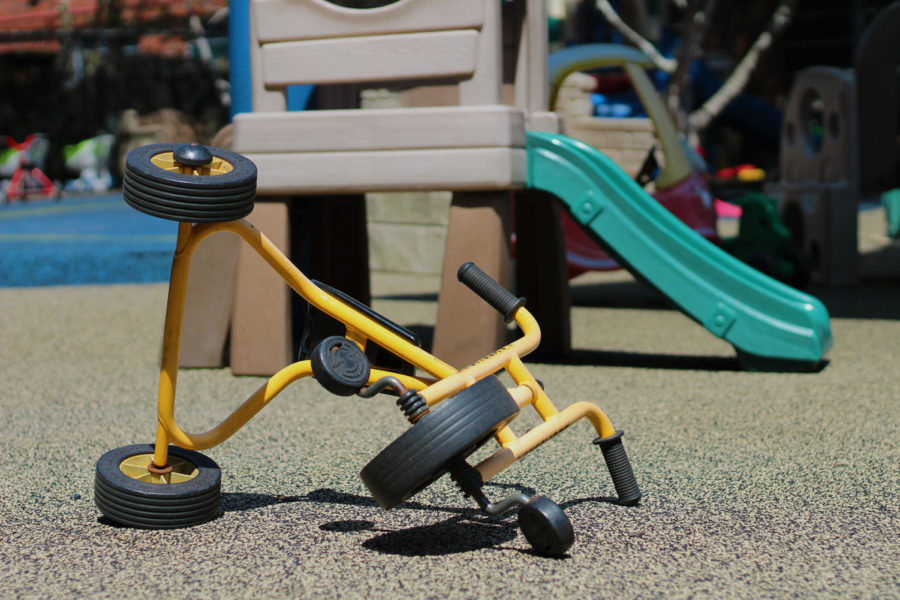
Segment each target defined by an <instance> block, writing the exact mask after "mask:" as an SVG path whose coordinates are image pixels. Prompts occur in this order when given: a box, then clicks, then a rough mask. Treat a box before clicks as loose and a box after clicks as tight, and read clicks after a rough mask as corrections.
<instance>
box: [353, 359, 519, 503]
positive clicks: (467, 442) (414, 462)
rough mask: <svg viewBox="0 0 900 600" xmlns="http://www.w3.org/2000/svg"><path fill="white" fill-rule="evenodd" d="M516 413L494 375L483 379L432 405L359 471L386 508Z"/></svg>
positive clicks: (435, 476)
mask: <svg viewBox="0 0 900 600" xmlns="http://www.w3.org/2000/svg"><path fill="white" fill-rule="evenodd" d="M518 414H519V405H518V404H516V401H515V400H513V398H512V396H510V395H509V392H508V391H507V390H506V386H504V385H503V382H501V381H500V380H499V379H497V378H496V377H488V378H486V379H482V380H481V381H479V382H478V383H476V384H475V385H473V386H471V387H469V388H466V389H464V390H463V391H461V392H459V393H458V394H456V395H455V396H451V397H449V398H447V399H445V400H443V401H441V402H439V403H437V404H436V405H435V406H434V407H432V408H431V409H430V411H429V412H428V413H426V414H425V415H424V416H423V417H421V418H420V419H419V420H417V421H416V422H415V423H414V424H413V425H412V427H410V428H409V429H407V430H406V431H405V432H404V433H403V435H401V436H400V437H398V438H397V439H396V440H394V441H393V442H392V443H391V444H390V445H389V446H388V447H387V448H385V449H384V450H382V451H381V452H380V453H379V454H378V455H377V456H376V457H375V458H373V459H372V460H371V461H370V462H369V464H367V465H366V466H365V467H363V470H362V471H360V473H359V475H360V477H361V478H362V480H363V483H365V484H366V487H367V488H369V491H370V492H371V493H372V496H373V497H374V498H375V500H377V501H378V504H380V505H381V507H382V508H384V509H386V510H390V509H391V508H394V507H395V506H397V505H398V504H400V503H401V502H403V501H404V500H406V499H407V498H410V497H411V496H413V495H414V494H416V493H417V492H419V491H420V490H423V489H424V488H425V487H427V486H428V485H430V484H431V483H432V482H434V481H436V480H437V479H438V478H439V477H440V476H441V475H443V474H444V473H446V472H447V470H448V468H449V467H450V465H451V464H454V463H455V462H456V461H458V460H460V459H465V458H466V457H467V456H469V455H470V454H472V453H473V452H475V450H477V449H478V448H479V447H481V445H482V444H484V443H485V442H486V441H487V440H489V439H490V438H491V436H492V435H494V434H495V433H496V432H497V431H499V430H500V429H501V428H502V427H504V426H505V425H506V424H507V423H509V422H510V421H512V420H513V418H515V416H516V415H518Z"/></svg>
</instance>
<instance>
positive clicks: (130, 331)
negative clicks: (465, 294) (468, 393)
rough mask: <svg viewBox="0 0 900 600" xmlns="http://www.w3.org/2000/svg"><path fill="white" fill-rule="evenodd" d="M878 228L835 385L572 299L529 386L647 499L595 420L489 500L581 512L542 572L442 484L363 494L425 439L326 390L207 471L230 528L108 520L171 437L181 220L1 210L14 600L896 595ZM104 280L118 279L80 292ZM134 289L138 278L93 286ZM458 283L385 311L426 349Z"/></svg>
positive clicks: (555, 443)
mask: <svg viewBox="0 0 900 600" xmlns="http://www.w3.org/2000/svg"><path fill="white" fill-rule="evenodd" d="M870 216H871V215H870ZM38 222H43V225H41V226H39V225H38ZM50 224H52V227H50ZM82 226H88V227H89V229H88V230H86V231H82V230H81V229H80V227H82ZM882 226H883V218H882V219H881V221H879V220H878V219H877V218H875V219H870V218H869V216H866V217H865V218H864V219H862V224H861V234H860V235H861V238H860V245H861V247H862V248H864V249H865V250H866V253H867V254H866V256H867V257H869V258H874V259H877V260H875V262H874V263H872V262H871V261H868V260H867V261H866V262H865V269H864V275H865V277H864V281H863V283H862V284H861V285H859V286H856V287H853V288H833V289H826V288H814V289H812V290H810V291H811V293H813V294H814V295H816V296H817V297H819V298H820V299H822V301H823V302H824V303H825V305H826V306H827V308H828V311H829V313H830V315H831V324H832V328H833V331H834V338H835V345H834V347H833V349H832V350H831V351H830V353H829V354H828V362H827V363H826V364H825V365H824V366H823V368H822V369H821V370H820V371H818V372H814V373H766V372H746V371H742V370H740V368H739V365H738V363H737V360H736V359H735V357H734V351H733V349H732V348H731V346H730V345H728V344H726V343H724V342H723V341H722V340H720V339H717V338H715V337H714V336H712V335H710V334H709V333H708V332H707V331H705V330H704V329H703V328H701V327H698V326H697V325H696V324H695V323H694V322H693V321H691V320H690V319H688V318H686V317H685V316H684V315H683V314H681V313H680V312H678V311H674V310H671V309H669V308H668V307H667V306H666V305H665V304H664V303H663V302H661V301H660V300H659V299H658V298H657V297H656V296H655V295H654V294H653V293H651V292H650V291H649V290H648V289H647V288H645V287H643V286H642V285H641V284H639V283H637V282H635V281H634V280H633V279H631V278H630V276H628V275H627V274H624V273H621V272H618V273H607V274H590V275H586V276H583V277H581V278H578V279H576V280H574V281H573V284H572V297H573V304H574V307H573V310H572V328H573V346H574V352H573V354H572V356H571V357H569V358H567V359H566V360H564V361H559V362H546V363H532V364H530V366H529V368H530V369H531V370H532V371H533V372H534V373H535V375H536V376H537V377H539V378H540V379H541V380H542V381H543V383H544V385H545V388H546V390H547V392H548V394H549V395H550V396H551V398H552V399H553V400H554V402H555V403H557V405H558V406H560V407H564V406H568V405H569V404H571V403H573V402H576V401H579V400H589V401H591V402H595V403H596V404H597V405H598V406H600V408H602V409H603V410H604V411H605V412H606V413H607V414H608V415H609V416H610V418H611V419H612V421H613V423H614V424H615V426H616V427H619V428H621V429H623V430H624V431H625V444H626V448H627V450H628V453H629V456H630V458H631V461H632V465H633V467H634V471H635V475H636V477H637V480H638V483H639V484H640V486H641V489H642V492H643V499H642V501H641V503H640V505H638V506H636V507H630V508H629V507H621V506H618V505H616V504H615V502H614V500H613V498H614V496H615V492H614V490H613V488H612V484H611V482H610V481H609V476H608V474H607V472H606V469H605V466H604V465H603V461H602V458H601V456H600V454H599V452H598V450H597V448H596V447H594V446H593V445H592V444H591V443H590V442H591V440H592V439H593V437H594V436H593V435H592V430H591V428H590V427H589V426H588V425H587V424H585V423H579V424H576V425H575V426H573V427H572V428H570V429H569V430H568V431H566V432H564V433H563V434H561V435H559V436H557V437H556V438H554V439H553V440H551V441H549V442H548V443H546V444H544V445H543V446H541V447H540V448H538V449H537V450H535V452H534V453H532V454H531V455H529V456H528V457H527V458H525V459H523V460H522V461H520V462H519V463H517V464H516V465H515V466H513V467H512V468H510V469H508V470H507V471H504V472H503V473H501V474H500V475H499V476H498V477H497V478H495V479H494V480H492V481H491V482H490V483H489V484H488V485H487V486H486V488H485V491H486V493H487V494H488V495H489V497H491V499H492V500H493V499H497V498H502V497H503V496H504V495H506V494H509V493H513V492H524V493H527V494H545V495H547V496H549V497H550V498H552V499H553V500H555V501H556V502H558V503H559V504H560V505H561V506H562V507H563V508H564V509H565V510H566V513H567V514H568V516H569V518H570V519H571V521H572V524H573V526H574V528H575V534H576V541H575V545H574V546H573V547H572V549H571V550H570V552H569V554H568V555H567V556H566V557H564V558H562V559H547V558H542V557H539V556H536V555H535V554H534V553H533V552H532V551H531V550H530V548H529V545H528V543H527V542H526V541H525V539H524V538H523V537H522V535H521V534H520V533H519V531H518V528H517V527H516V525H515V519H514V518H510V517H507V518H505V519H501V518H488V517H486V516H483V515H482V514H481V513H480V512H478V511H477V510H476V508H475V506H474V503H473V502H472V501H471V500H466V499H463V498H462V497H461V496H460V494H459V493H458V492H457V491H456V489H455V488H454V486H453V485H452V483H451V482H450V481H449V480H448V479H447V478H446V477H445V478H442V479H441V480H439V481H438V482H436V483H435V484H434V485H432V486H431V487H429V488H428V489H426V490H425V491H423V492H421V493H420V494H418V495H416V496H414V497H413V498H411V499H410V500H409V501H407V502H405V503H403V504H401V505H400V506H399V507H397V508H396V509H394V510H392V511H387V512H386V511H383V510H381V509H380V508H379V507H378V506H377V504H376V503H375V502H374V500H372V499H371V497H370V496H369V494H368V492H367V490H366V488H365V487H364V486H363V484H362V482H361V481H360V479H359V476H358V472H359V470H360V469H361V468H362V466H363V465H365V464H366V463H367V462H368V461H369V460H370V459H371V458H372V457H373V456H375V454H376V453H378V452H379V451H380V450H381V449H382V448H384V447H385V446H386V445H387V444H389V443H390V442H391V441H393V440H394V439H395V438H396V437H397V436H398V435H400V434H401V433H402V432H403V431H404V430H405V428H406V427H407V424H406V422H405V420H404V419H403V416H402V415H401V414H400V412H399V411H398V410H397V408H396V407H395V406H394V403H393V399H391V398H384V397H376V398H372V399H369V400H363V399H360V398H355V397H351V398H339V397H335V396H332V395H330V394H328V393H327V392H325V391H324V390H323V389H322V388H321V387H320V386H318V385H317V384H316V383H315V382H314V381H312V380H303V381H299V382H297V383H296V384H292V385H291V386H289V387H288V388H287V389H286V390H285V392H284V393H283V394H281V395H280V396H278V397H277V398H276V399H275V400H273V401H272V403H271V404H270V405H268V406H267V407H266V408H265V409H264V410H262V411H261V412H260V413H259V415H257V416H256V417H255V418H254V419H253V420H251V421H250V423H248V425H247V426H246V427H244V428H243V429H241V430H240V431H238V432H237V433H236V434H235V435H234V436H233V437H232V438H230V439H229V440H227V441H226V442H224V443H223V444H221V445H219V446H217V447H215V448H211V449H209V450H206V451H204V453H205V454H207V455H208V456H210V457H211V458H213V459H214V460H215V461H216V462H217V463H218V464H219V466H220V467H221V468H222V489H223V497H222V506H221V511H220V515H219V516H218V518H216V519H215V520H213V521H211V522H209V523H205V524H203V525H200V526H197V527H192V528H189V529H176V530H165V531H149V530H135V529H128V528H121V527H115V526H113V525H111V524H110V523H109V522H106V521H104V520H103V519H100V515H99V512H98V511H97V509H96V507H95V506H94V504H93V476H94V472H93V469H94V464H95V462H96V460H97V459H98V458H99V457H100V456H101V455H102V454H103V453H105V452H106V451H108V450H110V449H113V448H116V447H119V446H124V445H128V444H134V443H146V442H150V441H152V438H153V434H154V431H155V423H156V420H155V419H156V415H155V411H156V408H155V398H156V389H157V384H158V378H159V357H160V342H161V339H162V324H163V316H164V311H165V302H166V292H167V285H166V283H165V282H164V280H165V278H166V277H167V272H168V267H169V262H170V260H171V252H172V247H173V245H174V234H175V232H174V224H173V223H171V222H167V221H163V220H161V219H153V218H151V217H144V216H143V215H141V214H140V213H137V212H136V211H134V210H132V209H130V208H128V207H127V206H125V204H124V202H122V201H121V197H120V196H116V195H110V196H102V197H96V198H94V197H92V198H77V199H64V200H63V202H62V203H61V204H55V203H54V202H52V201H51V202H47V203H41V202H34V203H27V204H23V205H14V206H9V207H3V208H2V209H0V250H2V253H3V255H4V256H3V257H2V260H3V261H4V262H3V263H2V265H3V273H4V275H3V276H4V277H6V278H7V279H4V283H3V286H4V287H3V288H2V289H0V334H2V335H0V339H2V344H0V410H2V413H3V418H2V419H0V477H2V480H3V482H4V483H3V487H2V491H0V531H2V534H0V564H3V568H2V569H0V590H2V592H0V598H41V599H46V598H81V597H84V598H148V597H157V598H212V597H217V598H309V597H321V598H498V597H519V598H538V597H541V598H728V599H734V598H748V599H757V598H816V599H819V598H840V599H844V598H873V599H874V598H878V599H883V598H898V597H900V451H898V445H897V438H898V432H900V410H897V401H898V398H900V380H898V377H897V372H898V370H897V348H898V340H900V277H898V276H897V272H898V269H897V264H895V259H896V257H897V253H896V248H895V247H894V244H895V243H894V242H888V241H886V240H885V239H884V236H883V233H882ZM76 237H83V238H84V239H83V240H78V241H77V242H76V240H75V238H76ZM41 240H43V242H42V241H41ZM31 250H35V251H40V252H43V254H36V255H35V257H34V258H28V260H29V261H32V262H30V263H29V264H28V265H26V266H25V267H22V268H20V269H19V270H17V271H14V273H16V275H15V277H16V279H13V277H12V276H11V275H7V274H6V273H13V271H7V268H8V267H7V265H8V264H9V263H10V261H11V260H12V259H11V258H7V255H8V254H9V253H14V252H20V253H21V256H24V255H25V254H27V253H28V252H30V251H31ZM142 256H143V257H144V258H143V259H142V258H141V257H142ZM41 257H42V258H41ZM66 257H75V264H73V263H71V262H69V261H66V260H62V259H64V258H66ZM129 260H131V261H132V262H131V264H132V266H131V267H129V268H127V269H124V268H120V267H118V266H115V265H114V264H113V263H117V262H118V261H125V262H127V261H129ZM52 261H56V262H53V266H52V267H50V266H48V265H49V263H51V262H52ZM155 261H158V263H157V262H155ZM13 262H15V261H13ZM42 263H47V264H42ZM875 263H877V266H879V269H875V268H873V264H875ZM67 265H68V266H67ZM87 265H94V266H97V267H99V266H104V267H108V270H107V271H105V274H104V275H103V277H105V278H106V279H105V280H100V281H97V280H95V281H94V282H87V281H77V279H78V278H77V275H79V274H82V276H83V277H87V276H88V275H89V274H90V271H91V269H88V268H87ZM881 267H883V268H881ZM41 269H46V272H47V273H50V272H52V273H56V274H57V276H62V275H65V276H70V277H71V279H70V282H78V283H81V284H82V285H60V284H59V281H58V280H57V281H56V283H55V284H54V285H48V284H46V283H36V282H37V281H50V278H49V276H46V277H47V278H45V279H40V278H38V277H36V276H33V275H35V274H39V273H42V272H43V271H42V270H41ZM60 274H61V275H60ZM29 275H32V276H31V277H29ZM92 276H93V277H100V275H99V274H98V273H97V272H96V270H95V272H94V274H93V275H92ZM42 277H45V276H43V275H42ZM114 277H132V279H123V280H120V282H119V283H114V284H107V285H95V283H106V282H108V281H112V280H113V278H114ZM135 282H148V283H135ZM438 285H439V282H438V281H437V278H436V277H429V276H400V275H386V274H376V275H375V276H373V282H372V286H373V294H374V296H375V300H374V308H375V309H376V310H378V311H379V312H381V313H383V314H385V315H386V316H388V317H390V318H393V319H395V320H397V321H398V322H400V323H401V324H404V325H408V326H413V327H417V328H421V329H427V328H428V327H429V326H430V324H433V323H434V321H435V317H436V302H435V294H436V291H437V289H438ZM12 286H15V287H12ZM264 381H265V380H264V379H261V378H255V377H234V376H232V375H231V373H230V371H229V370H228V369H195V370H187V371H182V372H181V373H180V375H179V382H178V383H179V388H178V397H177V401H176V405H177V407H178V410H177V411H176V415H177V417H178V420H179V422H180V423H183V424H184V426H185V428H186V429H189V430H192V431H203V430H205V429H208V428H209V427H211V426H213V425H215V424H216V423H218V422H219V421H220V420H221V419H222V418H223V417H224V416H225V415H226V414H227V413H228V412H230V411H231V410H232V409H233V408H234V407H235V406H237V404H238V403H240V402H241V401H243V399H244V398H246V397H247V396H248V395H249V394H250V393H252V391H253V390H255V389H256V388H257V387H259V386H260V385H262V384H263V383H264ZM534 422H535V420H534V418H533V416H532V415H531V414H524V415H523V416H522V417H520V418H519V419H517V420H516V421H515V422H514V424H513V426H514V429H515V430H516V431H517V433H521V432H523V431H524V429H525V428H526V427H528V426H530V425H533V424H534ZM491 444H493V442H491V443H489V444H488V446H489V447H488V448H486V450H489V451H491V452H493V450H494V448H495V446H492V445H491Z"/></svg>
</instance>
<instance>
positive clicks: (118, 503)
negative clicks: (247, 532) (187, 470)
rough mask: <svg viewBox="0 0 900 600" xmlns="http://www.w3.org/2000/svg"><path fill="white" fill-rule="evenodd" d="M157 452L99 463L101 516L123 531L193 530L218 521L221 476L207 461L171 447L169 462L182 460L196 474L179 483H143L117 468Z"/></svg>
mask: <svg viewBox="0 0 900 600" xmlns="http://www.w3.org/2000/svg"><path fill="white" fill-rule="evenodd" d="M154 449H155V446H154V445H153V444H135V445H132V446H123V447H121V448H116V449H115V450H110V451H109V452H107V453H106V454H104V455H103V456H101V457H100V460H98V461H97V470H96V475H95V477H94V503H95V504H96V505H97V508H99V509H100V512H101V513H103V515H104V516H105V517H106V518H107V519H110V520H111V521H115V522H116V523H119V524H120V525H125V526H127V527H139V528H143V529H173V528H179V527H191V526H193V525H198V524H200V523H205V522H206V521H210V520H212V519H215V518H216V517H217V516H218V515H219V499H220V496H221V479H222V474H221V471H220V469H219V466H218V465H217V464H216V463H215V462H214V461H213V460H212V459H210V458H209V457H206V456H204V455H202V454H200V453H199V452H194V451H192V450H185V449H183V448H178V447H176V446H169V450H168V452H169V456H173V457H178V458H183V459H185V460H187V461H189V462H191V463H192V464H193V465H194V466H195V467H196V468H197V475H196V477H194V478H193V479H190V480H188V481H184V482H181V483H168V484H166V483H149V482H146V481H140V480H137V479H133V478H131V477H129V476H128V475H126V474H125V473H123V472H122V470H121V469H120V468H119V465H120V464H121V463H122V461H124V460H125V459H126V458H129V457H131V456H136V455H138V454H152V453H153V452H154Z"/></svg>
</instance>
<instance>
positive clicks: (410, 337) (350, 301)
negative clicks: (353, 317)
mask: <svg viewBox="0 0 900 600" xmlns="http://www.w3.org/2000/svg"><path fill="white" fill-rule="evenodd" d="M313 283H314V284H316V287H319V288H322V289H323V290H325V291H326V292H328V293H329V294H331V295H332V296H334V297H335V298H338V299H339V300H340V301H341V302H343V303H344V304H347V305H349V306H352V307H353V308H355V309H356V310H358V311H359V312H361V313H362V314H364V315H366V316H367V317H368V318H370V319H372V320H373V321H375V322H376V323H378V324H379V325H381V326H382V327H384V328H385V329H389V330H391V332H393V333H395V334H397V335H399V336H400V337H402V338H403V339H405V340H406V341H407V342H409V343H410V344H413V345H415V346H421V345H422V340H420V339H419V336H418V335H416V333H415V332H413V331H410V330H409V329H407V328H406V327H403V326H402V325H398V324H397V323H394V322H393V321H391V320H390V319H388V318H387V317H385V316H384V315H382V314H380V313H377V312H375V311H374V310H372V308H370V307H368V306H366V305H365V304H363V303H362V302H360V301H359V300H357V299H356V298H354V297H353V296H349V295H347V294H345V293H344V292H342V291H341V290H337V289H335V288H333V287H331V286H330V285H328V284H325V283H322V282H321V281H316V280H315V279H313Z"/></svg>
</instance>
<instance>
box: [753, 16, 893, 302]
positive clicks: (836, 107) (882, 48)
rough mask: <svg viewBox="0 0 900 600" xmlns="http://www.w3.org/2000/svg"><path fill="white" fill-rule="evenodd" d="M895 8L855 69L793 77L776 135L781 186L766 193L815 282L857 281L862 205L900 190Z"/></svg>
mask: <svg viewBox="0 0 900 600" xmlns="http://www.w3.org/2000/svg"><path fill="white" fill-rule="evenodd" d="M898 32H900V3H894V4H892V5H890V6H889V7H888V8H886V9H884V10H883V11H882V12H881V13H879V15H878V16H877V17H876V18H875V19H874V20H873V22H872V23H871V24H870V25H869V27H868V28H867V29H866V31H865V32H864V34H863V36H862V37H861V39H860V42H859V44H858V46H857V48H856V54H855V59H854V68H853V69H846V70H841V69H835V68H832V67H822V66H817V67H810V68H808V69H805V70H803V71H801V72H800V73H798V74H797V77H796V79H795V81H794V85H793V87H792V89H791V93H790V97H789V98H788V103H787V108H786V111H785V118H784V123H783V126H782V136H781V156H780V171H781V180H780V181H778V182H776V183H774V184H771V185H770V186H769V187H768V188H767V193H769V194H770V195H772V196H774V197H776V198H777V199H778V200H779V203H780V208H781V212H782V215H783V217H784V221H785V223H786V224H787V225H788V227H789V228H790V229H791V231H792V233H793V235H794V238H795V243H796V244H797V246H798V248H799V249H800V250H801V251H802V252H803V253H804V254H805V255H806V256H807V257H808V259H809V262H810V266H811V269H812V280H813V281H814V282H818V283H822V284H827V285H852V284H855V283H857V282H858V281H859V276H860V274H859V255H858V250H857V247H858V240H857V229H858V222H857V215H858V211H859V205H860V202H862V201H864V200H871V199H877V198H878V197H879V196H880V195H882V194H884V193H885V192H888V191H890V190H892V189H895V188H897V187H900V181H898V161H900V149H898V145H897V132H898V117H897V106H898V102H897V101H898V89H897V88H898V82H897V64H898V62H900V52H898V50H897V46H896V38H897V34H898Z"/></svg>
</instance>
